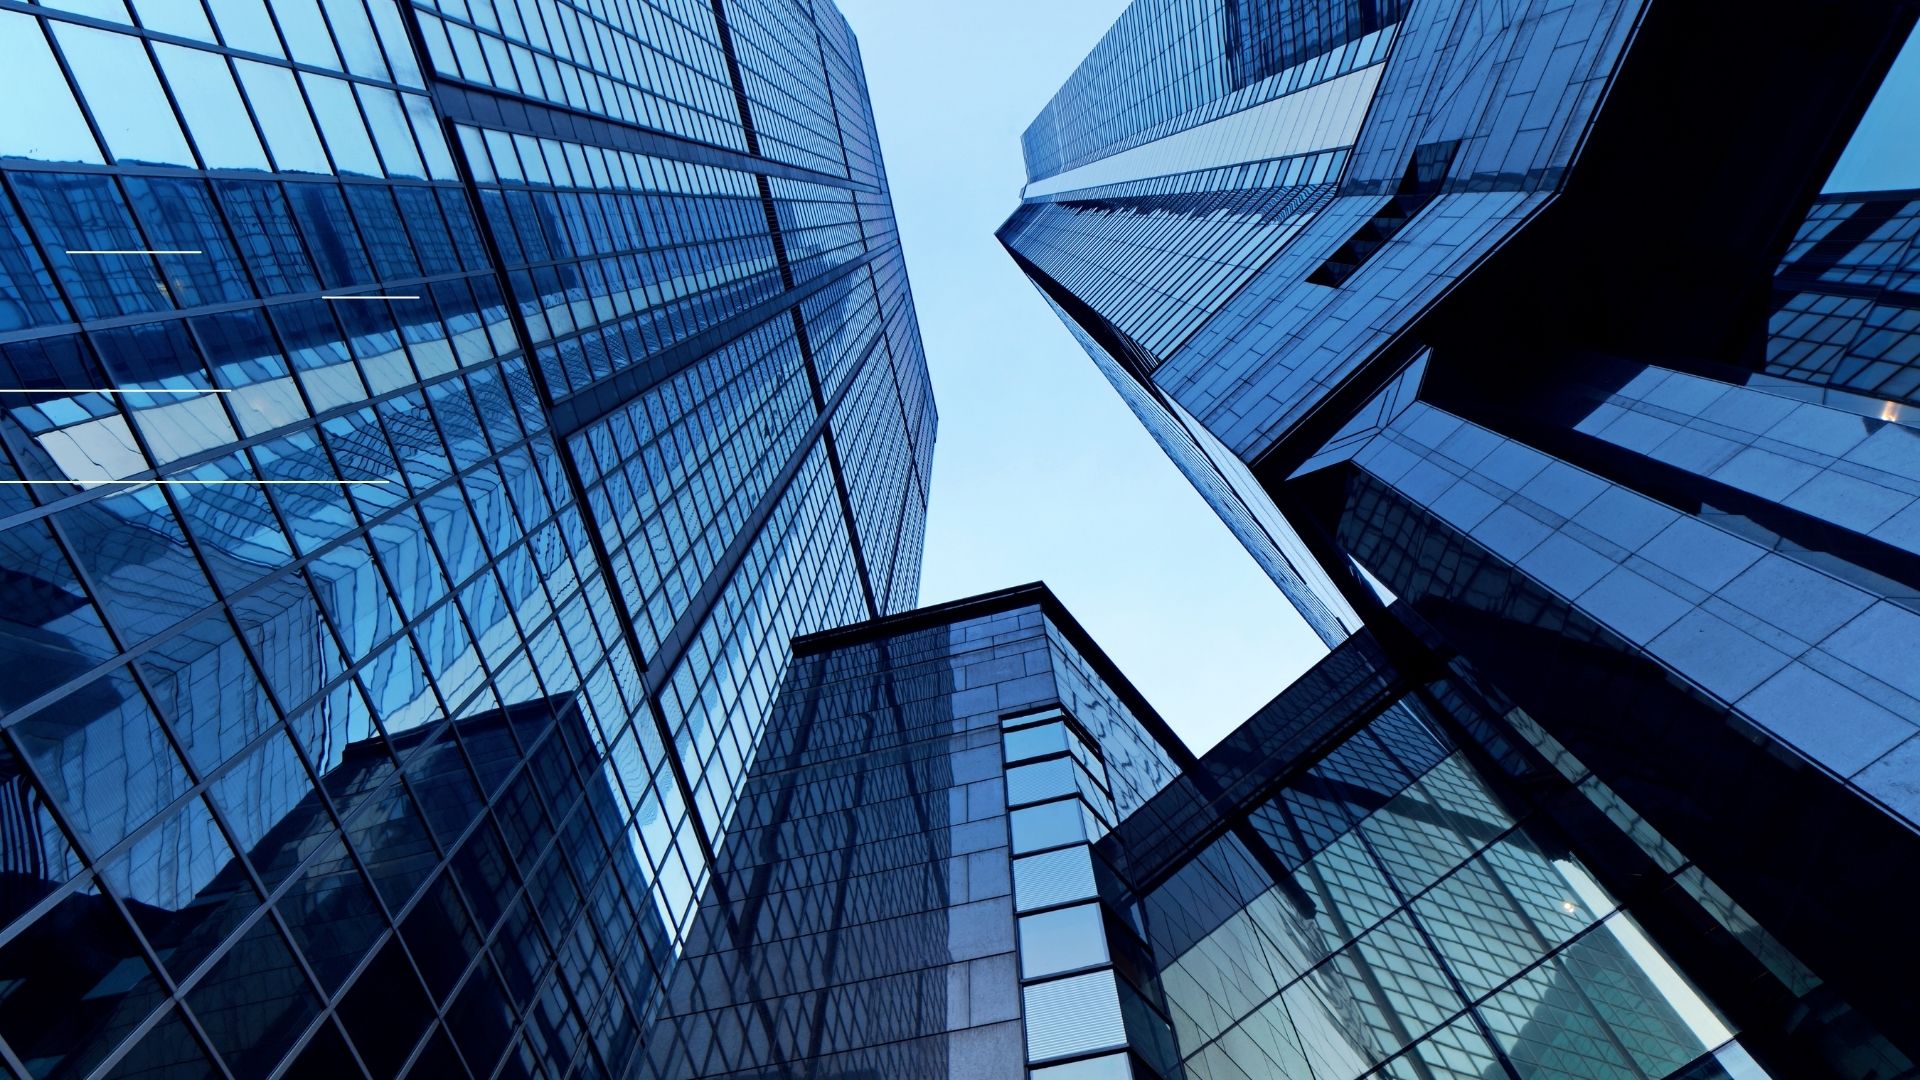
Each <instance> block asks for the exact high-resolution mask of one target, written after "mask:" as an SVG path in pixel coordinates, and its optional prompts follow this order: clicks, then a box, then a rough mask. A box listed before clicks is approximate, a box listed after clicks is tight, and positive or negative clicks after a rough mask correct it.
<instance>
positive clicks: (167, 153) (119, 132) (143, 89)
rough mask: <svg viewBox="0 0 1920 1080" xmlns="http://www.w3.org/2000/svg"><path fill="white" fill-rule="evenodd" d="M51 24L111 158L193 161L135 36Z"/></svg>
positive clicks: (160, 161)
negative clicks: (111, 155) (104, 139)
mask: <svg viewBox="0 0 1920 1080" xmlns="http://www.w3.org/2000/svg"><path fill="white" fill-rule="evenodd" d="M53 27H54V29H53V35H54V37H55V38H56V39H57V40H58V41H59V43H60V51H61V52H62V53H64V54H66V58H67V66H68V67H70V68H72V69H73V77H74V81H75V82H78V83H79V84H80V93H81V96H83V97H85V98H86V101H87V107H88V108H90V109H92V110H93V119H94V122H95V123H97V124H99V125H100V134H101V135H102V136H104V137H105V138H106V140H107V149H109V150H111V151H113V156H114V159H115V160H116V161H121V162H129V161H144V162H153V163H158V164H164V165H192V164H193V163H194V161H193V153H192V151H190V150H188V149H187V140H186V139H184V138H182V137H181V135H180V125H179V124H178V123H176V122H175V121H174V118H173V110H172V109H170V108H168V107H167V96H166V94H165V93H163V92H162V91H161V89H160V80H159V79H158V78H156V77H155V76H154V74H153V64H152V63H150V62H149V61H148V59H147V50H146V48H145V47H143V46H142V45H141V44H140V40H139V39H138V38H133V37H128V36H127V35H125V34H115V33H110V32H108V31H106V30H94V29H91V28H89V27H85V26H75V25H73V24H72V23H55V24H53ZM32 97H38V95H37V94H35V95H32Z"/></svg>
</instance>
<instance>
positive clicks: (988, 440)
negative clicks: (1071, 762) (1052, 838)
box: [838, 0, 1324, 750]
mask: <svg viewBox="0 0 1920 1080" xmlns="http://www.w3.org/2000/svg"><path fill="white" fill-rule="evenodd" d="M838 3H839V5H840V9H841V11H842V12H844V13H845V14H846V16H847V20H848V21H849V22H850V23H852V24H853V29H854V32H855V33H857V34H858V35H859V37H860V49H861V54H862V58H863V60H864V61H865V64H866V70H867V81H868V83H869V86H870V88H871V91H872V96H873V107H874V112H875V114H876V117H877V121H878V124H879V127H880V143H881V149H882V151H883V152H884V153H885V155H886V162H887V174H888V177H889V179H890V181H891V183H892V186H893V200H894V210H895V212H896V214H897V215H898V217H899V221H900V231H901V235H902V242H903V243H904V245H905V247H906V255H907V270H908V273H909V275H910V276H911V278H912V281H913V293H914V302H915V304H916V305H917V307H918V309H919V314H920V329H921V333H922V334H923V335H924V337H925V340H926V347H927V359H928V363H929V365H930V366H931V367H932V369H933V386H934V393H935V396H936V397H937V399H938V401H939V405H940V441H939V445H938V449H937V450H936V451H935V456H934V480H933V504H932V508H931V511H930V513H929V517H928V522H927V553H926V568H925V573H924V574H923V577H922V581H921V594H920V599H921V602H922V603H937V602H940V601H943V600H951V599H954V598H957V597H962V596H968V595H971V594H973V593H978V592H984V591H987V590H989V589H997V588H1002V587H1005V586H1008V585H1014V584H1018V583H1021V582H1025V581H1032V580H1036V579H1037V580H1043V581H1045V582H1046V583H1047V584H1048V585H1050V586H1052V587H1053V589H1054V591H1055V592H1056V593H1058V594H1059V596H1060V598H1061V599H1062V600H1063V601H1064V602H1065V603H1066V605H1067V607H1068V608H1069V609H1071V610H1072V611H1073V613H1074V614H1075V615H1076V616H1077V617H1078V618H1079V619H1080V621H1081V622H1082V623H1083V624H1085V626H1086V628H1087V630H1088V631H1089V632H1090V633H1091V634H1092V635H1093V637H1094V639H1095V640H1097V641H1098V642H1099V643H1100V644H1101V646H1102V647H1103V648H1105V650H1106V651H1107V653H1108V655H1110V656H1111V657H1112V658H1113V660H1114V662H1115V663H1116V664H1118V665H1119V666H1120V668H1121V670H1123V671H1125V672H1126V673H1127V675H1128V677H1129V678H1130V679H1131V680H1132V681H1133V682H1134V684H1135V685H1136V686H1138V687H1139V688H1140V690H1141V692H1142V693H1144V694H1145V695H1146V696H1147V698H1148V699H1149V700H1150V701H1152V702H1153V704H1154V706H1155V707H1156V708H1158V709H1159V710H1160V712H1161V714H1162V715H1164V716H1165V717H1166V719H1167V721H1168V722H1169V723H1170V724H1172V725H1173V727H1174V729H1175V730H1177V731H1179V732H1180V734H1181V735H1182V736H1183V737H1184V738H1186V740H1187V741H1188V743H1189V744H1191V745H1192V746H1193V747H1194V749H1195V750H1205V749H1206V748H1207V747H1209V746H1211V745H1212V744H1213V743H1214V742H1215V741H1217V740H1218V739H1219V738H1220V737H1221V736H1223V735H1225V734H1226V733H1227V732H1229V731H1231V730H1233V728H1235V727H1237V726H1238V725H1239V724H1240V722H1241V721H1242V720H1245V719H1246V718H1247V717H1248V716H1249V715H1250V714H1251V713H1252V712H1253V710H1254V709H1256V708H1258V707H1259V706H1261V705H1263V704H1265V703H1266V701H1267V700H1268V699H1269V698H1271V697H1272V696H1273V695H1274V694H1275V693H1277V692H1278V691H1279V690H1280V689H1281V688H1282V687H1284V686H1285V685H1286V684H1287V683H1289V682H1291V681H1292V680H1293V678H1294V677H1295V676H1296V675H1298V674H1299V673H1300V672H1301V671H1304V670H1305V669H1306V668H1307V667H1308V666H1310V665H1311V664H1312V663H1313V662H1314V661H1316V660H1318V659H1319V658H1320V657H1321V656H1322V655H1323V654H1324V649H1323V648H1322V646H1321V645H1320V643H1319V641H1318V639H1316V638H1315V637H1314V636H1313V634H1312V632H1311V631H1309V630H1308V629H1307V627H1306V624H1305V623H1303V622H1302V621H1301V620H1300V618H1299V616H1298V615H1296V614H1294V611H1293V609H1292V608H1291V607H1290V606H1289V605H1288V604H1287V602H1286V600H1285V599H1284V598H1283V597H1282V596H1281V595H1280V592H1279V590H1278V589H1276V588H1275V587H1274V585H1273V584H1272V582H1271V581H1269V580H1268V578H1267V577H1266V575H1265V574H1263V573H1261V571H1260V569H1259V568H1258V567H1257V566H1256V565H1254V562H1253V560H1252V559H1251V558H1250V557H1249V556H1248V555H1247V554H1246V552H1245V551H1244V550H1242V549H1241V548H1240V546H1239V544H1238V542H1237V541H1235V540H1234V539H1233V537H1232V536H1231V535H1230V534H1228V532H1227V530H1226V527H1225V526H1224V525H1222V524H1220V521H1219V519H1218V518H1216V517H1215V516H1214V514H1213V511H1212V510H1211V509H1209V508H1208V507H1207V506H1206V504H1205V503H1203V502H1201V501H1200V497H1199V496H1198V495H1197V494H1195V493H1194V491H1193V489H1192V487H1191V486H1189V485H1188V484H1187V482H1186V480H1185V478H1183V477H1182V476H1181V475H1180V474H1179V473H1178V472H1177V471H1176V470H1175V469H1174V467H1173V465H1172V463H1171V462H1169V461H1168V460H1167V458H1166V456H1165V455H1164V454H1162V453H1161V451H1160V448H1159V447H1158V446H1156V445H1154V443H1153V441H1152V440H1151V439H1150V438H1149V437H1148V436H1147V434H1146V431H1145V429H1144V428H1142V427H1141V426H1140V424H1139V423H1138V421H1136V420H1135V419H1134V418H1133V415H1132V413H1130V412H1129V411H1128V410H1127V407H1126V406H1125V405H1124V404H1123V403H1122V402H1121V401H1120V398H1119V396H1118V395H1117V394H1115V393H1114V391H1113V389H1112V387H1110V386H1108V385H1107V383H1106V381H1105V379H1103V378H1102V377H1101V375H1100V373H1099V372H1098V371H1097V370H1095V368H1094V366H1093V363H1092V361H1090V360H1089V359H1087V357H1086V354H1085V353H1083V352H1081V350H1080V347H1079V346H1078V345H1077V344H1075V342H1074V340H1073V338H1072V337H1070V336H1069V335H1068V333H1067V331H1066V330H1065V329H1064V328H1063V327H1062V326H1061V325H1060V324H1059V322H1058V321H1057V320H1056V319H1055V318H1054V316H1053V313H1052V311H1051V310H1050V309H1049V308H1048V307H1047V305H1046V304H1045V302H1044V301H1042V300H1041V299H1040V297H1039V294H1037V293H1036V292H1035V291H1034V290H1033V287H1032V286H1031V285H1029V284H1028V283H1027V280H1026V278H1025V277H1023V276H1022V275H1021V274H1020V272H1019V271H1018V270H1017V269H1015V267H1014V265H1013V262H1012V260H1010V259H1009V258H1008V257H1007V256H1006V253H1005V252H1003V251H1002V250H1001V248H1000V245H999V244H998V243H997V242H996V241H995V240H994V238H993V230H994V229H995V228H996V227H998V226H999V224H1000V223H1001V222H1002V221H1004V220H1005V219H1006V217H1007V215H1008V214H1009V213H1011V212H1012V211H1013V208H1014V206H1015V205H1016V204H1017V203H1018V201H1019V194H1020V185H1021V183H1022V182H1023V181H1024V172H1023V169H1022V167H1021V162H1020V132H1021V131H1022V130H1023V129H1024V128H1025V127H1026V125H1027V122H1028V121H1029V120H1031V119H1032V118H1033V115H1034V114H1035V113H1037V112H1039V110H1040V107H1041V106H1042V105H1044V104H1046V101H1047V99H1048V98H1049V97H1051V96H1052V95H1053V91H1054V90H1055V89H1056V88H1058V87H1059V85H1060V84H1061V82H1063V81H1064V80H1065V79H1066V77H1067V75H1068V74H1069V73H1070V72H1071V71H1072V70H1073V68H1074V65H1076V64H1077V63H1079V61H1080V58H1081V57H1083V56H1085V55H1086V53H1087V51H1088V50H1089V49H1091V48H1092V47H1093V45H1094V43H1095V42H1096V41H1098V40H1099V38H1100V35H1101V34H1103V33H1104V32H1105V31H1106V29H1107V27H1108V26H1110V25H1112V23H1113V20H1114V19H1115V17H1117V16H1118V15H1119V13H1120V11H1121V10H1122V9H1123V8H1124V7H1125V6H1126V4H1125V2H1124V0H1025V2H1019V3H1016V2H1011V0H968V2H967V3H964V4H933V3H922V2H919V0H838Z"/></svg>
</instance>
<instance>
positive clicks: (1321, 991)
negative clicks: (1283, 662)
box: [1143, 699, 1730, 1078]
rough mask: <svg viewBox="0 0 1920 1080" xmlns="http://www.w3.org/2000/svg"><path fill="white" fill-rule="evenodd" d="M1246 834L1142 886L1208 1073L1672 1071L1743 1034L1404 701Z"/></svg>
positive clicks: (1179, 1029) (1166, 979)
mask: <svg viewBox="0 0 1920 1080" xmlns="http://www.w3.org/2000/svg"><path fill="white" fill-rule="evenodd" d="M1247 824H1248V826H1249V829H1247V830H1242V831H1240V832H1236V833H1234V834H1233V835H1230V836H1228V837H1225V838H1223V839H1221V840H1219V841H1216V842H1215V843H1214V844H1212V845H1211V846H1210V847H1208V848H1207V849H1206V850H1204V851H1203V852H1201V853H1200V854H1198V855H1197V856H1196V857H1194V858H1193V859H1192V860H1191V861H1189V862H1187V863H1186V864H1185V865H1183V866H1182V867H1181V868H1180V869H1179V870H1178V871H1176V872H1175V874H1174V875H1173V876H1172V877H1171V878H1170V879H1169V880H1168V881H1167V882H1166V884H1164V885H1162V886H1160V887H1158V888H1157V889H1155V890H1154V891H1153V892H1151V893H1150V894H1149V895H1147V896H1146V897H1145V898H1143V917H1144V918H1145V920H1146V923H1147V926H1148V928H1149V936H1150V937H1151V938H1152V941H1153V945H1154V948H1155V949H1156V951H1157V955H1158V956H1159V957H1161V958H1162V960H1163V966H1162V968H1161V970H1160V978H1161V985H1162V986H1163V987H1164V989H1165V994H1166V1004H1167V1009H1168V1014H1169V1016H1171V1017H1172V1019H1173V1025H1174V1030H1175V1032H1176V1036H1177V1039H1178V1043H1179V1050H1180V1054H1181V1055H1182V1056H1183V1058H1184V1059H1185V1062H1184V1064H1185V1066H1186V1071H1187V1073H1188V1075H1193V1076H1200V1077H1220V1076H1241V1075H1264V1074H1267V1073H1273V1074H1280V1075H1295V1074H1298V1075H1311V1076H1323V1077H1348V1078H1357V1077H1361V1076H1368V1077H1401V1076H1405V1077H1419V1076H1429V1075H1441V1076H1464V1075H1472V1076H1480V1075H1487V1076H1494V1075H1515V1074H1516V1070H1517V1074H1518V1075H1521V1076H1645V1077H1662V1076H1668V1075H1673V1074H1675V1073H1676V1072H1678V1071H1679V1070H1682V1069H1683V1068H1685V1067H1687V1066H1688V1065H1690V1064H1691V1063H1693V1062H1695V1061H1696V1059H1698V1058H1700V1057H1701V1056H1702V1055H1703V1054H1706V1053H1708V1052H1710V1051H1713V1050H1716V1049H1718V1048H1720V1047H1721V1046H1722V1045H1723V1044H1725V1043H1727V1041H1728V1039H1729V1038H1730V1033H1729V1032H1728V1031H1727V1029H1726V1027H1725V1026H1724V1024H1723V1023H1722V1022H1721V1021H1720V1020H1719V1019H1718V1018H1717V1017H1716V1016H1715V1014H1714V1013H1713V1012H1712V1011H1711V1009H1709V1008H1708V1007H1707V1006H1706V1004H1705V1003H1704V1002H1703V1001H1702V1000H1701V999H1700V998H1699V996H1698V995H1697V994H1696V993H1695V992H1694V991H1693V990H1692V989H1691V988H1689V987H1688V985H1687V984H1686V983H1685V981H1684V980H1682V979H1681V978H1680V976H1679V974H1678V973H1677V972H1676V971H1675V970H1674V969H1673V967H1672V966H1671V965H1670V964H1669V963H1668V962H1667V961H1666V960H1665V959H1664V958H1663V957H1662V956H1661V954H1660V953H1659V952H1658V951H1657V950H1656V949H1654V948H1653V946H1652V944H1651V942H1649V941H1648V939H1647V938H1646V936H1645V934H1644V933H1643V932H1642V931H1641V930H1640V929H1639V927H1638V925H1637V924H1636V923H1635V922H1634V920H1633V919H1632V917H1631V916H1630V915H1629V914H1628V913H1626V912H1624V911H1622V910H1620V909H1619V906H1618V904H1617V903H1616V902H1615V901H1614V899H1613V898H1612V897H1610V896H1609V895H1608V894H1607V893H1606V892H1605V891H1604V890H1602V889H1601V888H1600V886H1599V885H1598V884H1597V883H1596V882H1595V881H1594V880H1593V878H1592V877H1591V876H1589V874H1588V872H1587V870H1586V869H1585V868H1584V867H1583V866H1582V864H1581V863H1580V861H1579V860H1578V859H1577V858H1576V857H1574V856H1571V855H1569V854H1566V845H1565V842H1564V841H1563V840H1562V839H1560V838H1559V837H1557V836H1556V835H1554V834H1553V832H1552V829H1551V827H1550V826H1548V825H1546V824H1545V822H1544V821H1543V820H1541V819H1538V818H1526V817H1524V816H1519V817H1516V815H1515V814H1514V813H1513V812H1512V811H1511V810H1510V809H1509V808H1508V805H1507V804H1506V803H1504V802H1503V801H1502V800H1500V799H1499V798H1497V797H1496V796H1495V795H1494V794H1493V792H1492V791H1491V790H1490V789H1489V788H1488V787H1487V786H1486V783H1485V782H1484V781H1483V780H1482V778H1481V777H1480V775H1479V774H1478V773H1477V772H1476V770H1475V768H1474V766H1472V765H1470V764H1468V762H1467V760H1466V758H1465V756H1464V755H1463V754H1461V753H1460V752H1459V751H1458V750H1456V749H1455V748H1454V747H1453V746H1452V745H1450V744H1449V743H1448V742H1447V741H1446V740H1445V739H1444V738H1443V737H1442V736H1440V735H1439V734H1438V733H1437V732H1436V731H1435V730H1434V729H1433V728H1432V727H1431V726H1430V724H1429V722H1428V721H1426V720H1425V719H1423V718H1422V717H1421V716H1420V714H1419V712H1418V707H1417V706H1413V705H1411V703H1410V702H1409V701H1407V700H1405V699H1403V700H1402V702H1400V703H1398V704H1395V705H1392V706H1389V707H1388V709H1387V710H1386V711H1385V712H1384V713H1382V714H1381V715H1380V716H1379V717H1378V718H1376V719H1374V720H1373V721H1371V722H1370V723H1369V724H1367V725H1366V726H1365V727H1364V728H1363V729H1361V730H1360V731H1359V732H1358V733H1357V734H1354V735H1352V736H1349V737H1348V738H1347V739H1346V740H1345V741H1343V742H1342V743H1341V744H1340V745H1339V748H1338V749H1336V750H1334V751H1333V753H1332V754H1330V755H1328V756H1327V757H1326V758H1324V759H1323V760H1321V761H1320V762H1319V763H1318V764H1316V765H1314V766H1313V767H1312V768H1310V769H1308V770H1307V771H1306V772H1305V774H1304V776H1302V777H1301V778H1300V779H1299V780H1296V781H1293V782H1290V783H1289V784H1288V785H1287V787H1286V788H1285V789H1284V790H1283V791H1282V792H1281V793H1280V794H1279V795H1278V796H1276V797H1275V798H1273V799H1271V800H1268V801H1266V802H1264V803H1261V804H1259V805H1257V806H1256V807H1254V808H1253V810H1252V811H1251V813H1250V814H1249V816H1248V818H1247ZM1251 845H1258V846H1260V847H1263V848H1265V849H1266V850H1264V851H1262V852H1259V853H1258V854H1257V855H1256V853H1255V850H1254V847H1253V846H1251ZM1276 859H1277V861H1278V863H1279V864H1280V866H1282V867H1284V870H1283V871H1278V872H1280V873H1284V874H1285V875H1286V876H1287V878H1288V880H1286V881H1285V882H1281V881H1278V880H1276V879H1275V877H1274V876H1273V875H1275V873H1276V871H1275V870H1272V869H1268V867H1272V866H1273V864H1274V861H1275V860H1276ZM1689 1075H1692V1074H1689ZM1700 1075H1724V1074H1723V1073H1717V1072H1706V1073H1702V1074H1700Z"/></svg>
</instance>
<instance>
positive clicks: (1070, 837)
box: [1011, 799, 1091, 853]
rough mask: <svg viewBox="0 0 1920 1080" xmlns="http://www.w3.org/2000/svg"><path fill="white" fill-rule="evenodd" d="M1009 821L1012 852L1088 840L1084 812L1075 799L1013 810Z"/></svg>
mask: <svg viewBox="0 0 1920 1080" xmlns="http://www.w3.org/2000/svg"><path fill="white" fill-rule="evenodd" d="M1011 818H1012V822H1013V850H1014V851H1015V852H1016V853H1018V852H1026V851H1038V850H1040V849H1041V848H1050V847H1059V846H1060V845H1062V844H1073V843H1080V842H1083V841H1086V840H1088V839H1090V838H1091V832H1090V830H1089V829H1088V822H1087V818H1088V814H1087V810H1086V808H1085V806H1083V805H1082V804H1081V802H1080V800H1079V799H1062V800H1060V801H1059V802H1050V803H1041V804H1040V805H1039V806H1029V807H1026V808H1025V809H1022V810H1015V811H1014V812H1013V813H1012V815H1011Z"/></svg>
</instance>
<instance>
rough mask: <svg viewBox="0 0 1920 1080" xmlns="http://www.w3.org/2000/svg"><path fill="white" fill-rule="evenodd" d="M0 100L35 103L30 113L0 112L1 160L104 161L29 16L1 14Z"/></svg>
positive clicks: (95, 162)
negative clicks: (14, 158)
mask: <svg viewBox="0 0 1920 1080" xmlns="http://www.w3.org/2000/svg"><path fill="white" fill-rule="evenodd" d="M0 101H14V102H20V101H31V102H33V108H31V109H17V108H16V109H6V110H3V111H0V156H5V157H23V158H32V159H34V160H36V161H85V162H89V163H92V164H96V165H97V164H99V163H100V162H101V161H102V160H104V159H103V158H101V156H100V148H99V147H98V146H96V145H94V141H93V133H92V132H91V131H90V130H88V128H87V122H86V120H85V119H84V118H83V117H82V116H81V115H80V108H79V106H77V105H75V104H74V100H73V93H72V91H71V90H70V89H69V88H68V86H67V78H66V76H65V75H63V74H61V72H60V66H59V65H58V64H57V63H55V61H54V59H53V53H52V52H51V51H50V50H49V49H48V48H47V39H46V35H45V34H43V33H42V32H41V30H40V20H38V19H35V18H34V17H33V16H31V15H22V14H20V13H19V12H14V11H0Z"/></svg>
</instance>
